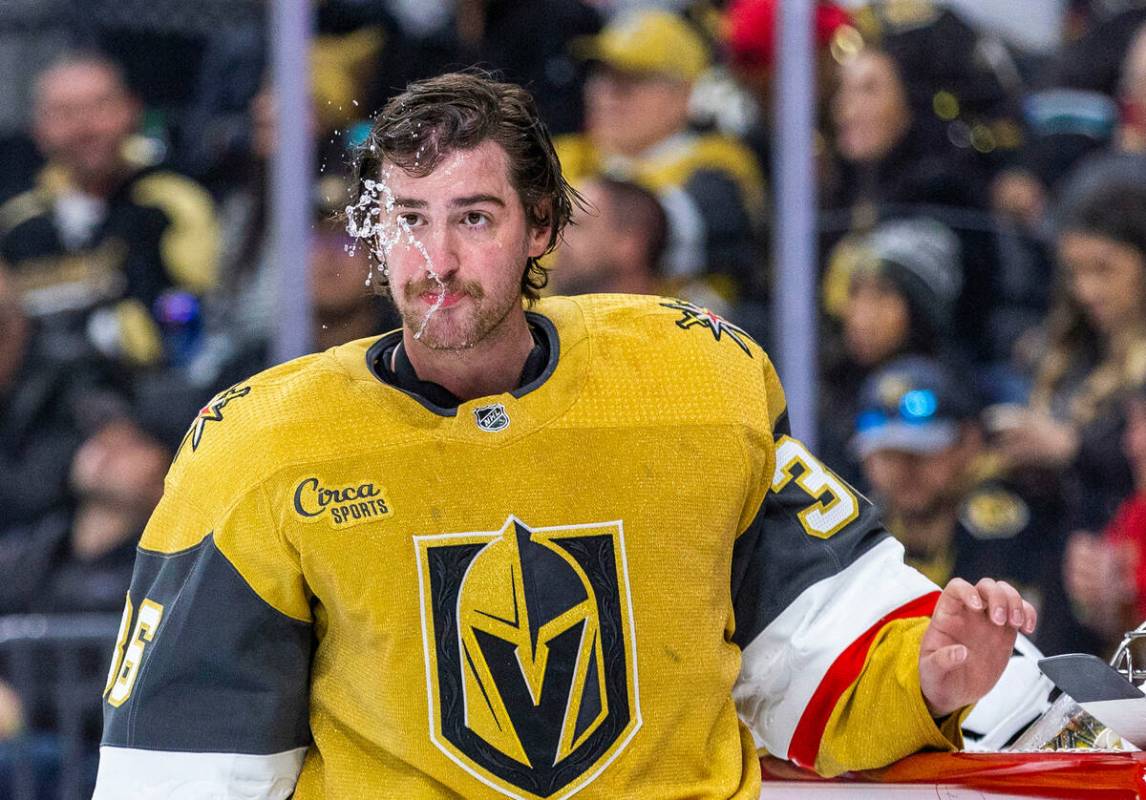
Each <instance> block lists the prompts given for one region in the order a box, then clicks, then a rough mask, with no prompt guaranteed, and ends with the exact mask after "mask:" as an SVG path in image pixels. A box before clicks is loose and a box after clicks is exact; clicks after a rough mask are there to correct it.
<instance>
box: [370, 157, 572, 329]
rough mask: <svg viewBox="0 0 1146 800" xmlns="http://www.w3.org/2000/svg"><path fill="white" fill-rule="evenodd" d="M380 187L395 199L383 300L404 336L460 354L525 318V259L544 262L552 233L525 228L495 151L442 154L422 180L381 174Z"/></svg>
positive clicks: (390, 171)
mask: <svg viewBox="0 0 1146 800" xmlns="http://www.w3.org/2000/svg"><path fill="white" fill-rule="evenodd" d="M382 183H383V184H384V185H385V186H386V187H387V189H388V192H389V196H392V197H393V209H392V211H390V212H387V211H386V210H383V212H382V213H383V214H384V215H386V220H385V222H386V227H387V235H388V237H391V238H392V237H397V239H398V241H397V243H396V244H395V245H394V247H393V248H392V249H391V251H390V253H389V255H388V257H387V258H386V264H387V266H388V268H389V270H390V291H391V294H392V296H393V298H394V305H395V306H396V307H397V309H398V313H399V314H400V315H401V317H402V324H403V327H405V329H406V330H407V331H408V332H409V333H411V334H415V335H416V334H419V333H420V334H421V336H420V338H419V341H420V342H421V343H422V344H424V345H426V346H427V347H429V348H431V349H434V350H463V349H466V348H470V347H473V346H475V345H477V344H478V343H480V342H482V341H483V340H486V339H487V338H489V337H492V336H495V335H497V334H498V333H499V332H500V331H501V330H503V328H502V325H503V323H505V322H506V320H507V319H509V318H510V317H511V315H513V314H521V313H524V312H523V309H522V305H521V277H522V275H523V274H524V272H525V266H526V259H527V258H529V257H531V256H532V257H538V256H540V255H541V254H542V253H544V252H545V248H546V246H547V245H548V243H549V228H547V227H546V228H533V227H531V226H530V225H529V223H528V221H527V220H526V216H525V207H524V206H523V205H522V203H521V199H520V197H519V196H518V194H517V191H516V190H515V189H514V187H513V184H512V183H510V179H509V162H508V158H507V156H506V154H505V150H504V149H502V147H501V145H499V144H497V143H496V142H492V141H486V142H484V143H482V144H481V145H479V146H477V147H475V148H473V149H470V150H456V151H454V152H452V153H447V154H446V155H445V156H444V157H443V158H442V160H441V162H440V163H439V164H438V166H437V168H436V169H435V170H434V171H433V172H431V173H430V174H429V175H425V176H422V177H414V176H411V175H408V174H406V173H405V172H403V171H402V170H401V169H398V168H396V167H390V166H384V167H383V174H382ZM385 192H386V190H384V194H385Z"/></svg>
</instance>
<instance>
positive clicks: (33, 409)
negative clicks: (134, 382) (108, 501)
mask: <svg viewBox="0 0 1146 800" xmlns="http://www.w3.org/2000/svg"><path fill="white" fill-rule="evenodd" d="M117 384H118V381H117V380H116V376H115V375H114V374H113V372H112V370H110V369H109V368H108V367H107V366H106V365H105V364H104V362H103V361H102V359H101V358H100V357H99V356H98V354H96V353H93V352H91V351H89V350H85V349H77V348H76V347H74V346H73V345H72V343H71V342H70V341H67V340H65V341H62V342H61V341H59V338H58V337H55V336H52V335H51V334H48V333H45V332H44V331H43V330H41V329H40V328H39V326H37V325H36V323H35V322H33V321H31V320H28V319H27V318H26V317H25V316H24V313H23V311H22V309H21V307H20V303H19V297H18V296H17V293H16V290H15V287H14V286H13V282H12V280H11V278H10V276H9V275H8V274H7V272H5V271H3V270H0V475H2V476H3V480H2V481H0V541H4V540H6V539H8V538H9V537H19V536H21V535H22V532H23V531H24V530H25V529H26V528H27V526H29V525H33V524H35V523H37V522H38V521H40V520H42V519H43V518H45V517H47V516H50V515H52V514H54V513H59V512H61V511H65V510H66V509H67V508H68V507H69V506H70V493H69V489H68V482H67V475H68V465H69V464H70V463H71V461H72V458H73V456H74V455H75V453H76V451H77V450H78V449H79V447H80V445H81V444H82V443H83V441H84V440H85V439H86V438H88V437H89V436H91V435H92V434H94V433H95V432H96V431H97V430H98V429H99V428H100V427H101V426H103V425H104V424H105V423H107V422H108V421H110V420H112V419H116V418H119V417H121V416H125V415H127V413H128V407H127V403H126V401H125V399H124V397H123V393H122V392H121V391H120V387H119V386H118V385H117Z"/></svg>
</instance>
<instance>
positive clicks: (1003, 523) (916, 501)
mask: <svg viewBox="0 0 1146 800" xmlns="http://www.w3.org/2000/svg"><path fill="white" fill-rule="evenodd" d="M859 408H860V412H859V414H858V416H857V417H856V434H855V438H854V442H853V444H854V447H855V449H856V452H857V454H858V455H859V456H860V457H861V458H862V460H863V470H864V474H865V475H866V477H867V478H868V480H869V481H870V483H871V485H872V488H873V490H874V493H875V496H876V499H877V501H878V502H880V503H881V504H882V510H883V512H884V520H885V522H886V524H887V527H888V530H890V531H891V532H892V534H894V535H895V536H896V537H897V538H899V539H900V540H901V541H902V542H903V545H904V547H905V548H906V551H907V552H906V557H905V558H906V561H907V563H909V564H911V565H912V566H913V567H915V568H916V569H918V570H920V571H921V572H922V573H923V574H924V575H926V576H927V577H929V578H930V579H931V580H933V581H938V582H940V583H944V582H946V581H948V580H950V579H951V578H954V577H959V578H963V579H964V580H967V581H970V582H972V583H973V582H975V581H977V580H979V579H980V578H982V577H984V576H986V575H994V576H997V577H998V578H999V579H1001V580H1005V581H1007V582H1008V583H1010V584H1011V585H1012V586H1015V587H1016V588H1018V589H1019V590H1020V591H1021V592H1022V593H1023V596H1024V597H1030V598H1034V599H1033V600H1032V603H1034V604H1036V606H1039V613H1040V615H1041V616H1040V619H1041V620H1042V621H1043V622H1042V627H1041V628H1040V629H1039V631H1038V633H1037V634H1036V637H1035V643H1036V644H1037V645H1038V646H1039V647H1040V648H1041V649H1042V650H1043V651H1044V652H1047V653H1056V652H1066V651H1070V650H1074V649H1076V648H1077V647H1078V646H1079V638H1078V626H1077V625H1076V624H1075V623H1074V621H1073V619H1072V618H1071V616H1070V612H1069V609H1068V605H1067V602H1066V595H1065V593H1064V590H1063V587H1062V578H1061V563H1062V553H1063V545H1064V542H1065V534H1066V530H1067V529H1066V528H1065V527H1064V525H1063V522H1064V519H1065V515H1064V513H1063V507H1062V505H1063V504H1062V499H1061V496H1059V495H1057V494H1056V493H1054V492H1052V491H1046V490H1045V489H1043V488H1041V487H1038V486H1034V485H1032V484H1030V483H1025V482H1022V481H1018V480H1016V479H1015V477H1014V476H1012V475H1007V474H1005V473H1002V472H1000V471H999V470H998V468H997V467H996V466H994V465H993V464H992V460H991V459H990V458H989V456H988V451H987V448H986V443H985V436H984V431H983V427H982V426H981V425H980V424H979V422H978V412H979V404H978V399H977V397H976V396H975V393H974V390H973V388H972V383H971V381H970V380H968V377H967V376H966V375H962V374H960V373H959V372H957V371H956V370H953V369H950V368H948V367H946V366H944V365H943V364H942V362H940V361H936V360H934V359H928V358H923V357H919V356H911V357H907V358H902V359H897V360H895V361H893V362H892V363H890V364H888V365H887V366H886V367H884V368H882V369H880V370H878V371H877V372H875V373H874V374H873V375H872V376H871V377H870V378H869V379H868V380H867V381H865V383H864V385H863V388H862V391H861V393H860V399H859Z"/></svg>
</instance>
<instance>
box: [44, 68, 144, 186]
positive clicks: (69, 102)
mask: <svg viewBox="0 0 1146 800" xmlns="http://www.w3.org/2000/svg"><path fill="white" fill-rule="evenodd" d="M138 110H139V109H138V105H137V104H136V102H135V100H133V99H132V97H131V96H130V95H129V94H128V93H127V90H126V88H125V87H124V86H123V84H122V83H121V82H120V81H119V78H118V77H117V76H116V74H115V73H114V72H112V71H111V70H109V69H107V68H106V67H104V66H102V65H100V64H96V63H91V64H85V63H77V64H68V65H64V66H60V67H57V68H55V69H52V70H49V71H48V72H46V73H45V74H44V75H42V76H41V78H40V80H39V83H38V86H37V94H36V109H35V134H36V140H37V143H38V144H39V146H40V149H41V150H42V151H43V152H44V154H45V155H46V156H47V157H48V158H49V159H51V160H53V161H56V162H58V163H60V164H62V165H63V166H65V167H67V168H68V169H69V170H71V171H72V172H73V173H74V174H75V175H76V177H77V178H78V179H79V180H81V181H84V180H106V179H107V178H108V177H111V176H113V175H114V174H115V173H116V172H117V171H118V170H119V169H120V168H121V165H122V163H123V145H124V142H125V141H126V140H127V138H128V136H130V135H131V133H132V132H133V131H134V130H135V126H136V123H137V120H138Z"/></svg>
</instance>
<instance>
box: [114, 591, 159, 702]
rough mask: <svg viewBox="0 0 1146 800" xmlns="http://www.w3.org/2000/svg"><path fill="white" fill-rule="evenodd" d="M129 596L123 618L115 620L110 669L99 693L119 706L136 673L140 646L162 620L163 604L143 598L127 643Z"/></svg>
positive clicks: (141, 649)
mask: <svg viewBox="0 0 1146 800" xmlns="http://www.w3.org/2000/svg"><path fill="white" fill-rule="evenodd" d="M131 618H132V607H131V595H128V597H127V605H125V606H124V608H123V618H122V619H121V620H120V622H119V635H118V636H117V637H116V640H115V652H114V653H112V657H111V669H110V670H109V671H108V674H107V685H106V686H105V687H104V690H103V695H104V697H106V698H107V701H108V702H109V703H111V704H112V705H113V706H115V707H116V708H119V707H120V706H122V705H123V704H124V703H126V702H127V699H128V698H129V697H131V690H132V689H133V688H134V687H135V679H136V677H137V676H138V675H139V665H140V663H141V662H142V661H143V649H144V648H145V647H146V646H147V644H148V642H150V641H151V640H152V639H153V638H155V631H156V630H157V629H158V628H159V621H160V620H162V619H163V606H161V605H160V604H159V603H156V602H155V601H153V600H147V599H145V600H144V601H143V602H142V603H140V604H139V615H138V617H137V618H136V620H135V631H134V632H133V633H132V634H131V643H130V644H129V643H128V640H127V632H128V631H129V630H131Z"/></svg>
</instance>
